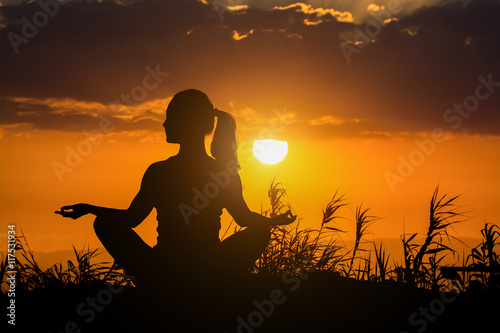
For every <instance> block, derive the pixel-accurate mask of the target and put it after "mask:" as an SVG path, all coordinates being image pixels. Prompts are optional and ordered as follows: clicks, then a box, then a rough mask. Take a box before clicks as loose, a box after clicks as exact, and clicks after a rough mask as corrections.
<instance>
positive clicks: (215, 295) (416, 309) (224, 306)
mask: <svg viewBox="0 0 500 333" xmlns="http://www.w3.org/2000/svg"><path fill="white" fill-rule="evenodd" d="M240 285H241V287H240V288H237V289H234V288H233V289H232V290H228V289H227V288H226V291H225V292H223V291H221V290H220V289H219V288H217V287H213V288H210V287H209V286H205V287H204V288H205V289H204V290H206V289H207V288H208V290H209V292H200V291H196V290H195V289H193V288H188V287H179V286H171V287H170V288H157V287H156V286H147V287H141V288H134V287H123V288H113V287H110V286H106V285H103V286H95V285H94V286H92V287H85V288H84V287H79V288H63V289H57V288H52V289H50V290H45V291H34V292H29V293H28V294H19V293H18V294H16V298H15V299H16V320H15V322H16V331H22V332H52V333H56V332H57V333H59V332H72V333H73V332H75V333H77V332H227V333H231V332H237V333H253V332H256V333H258V332H408V333H410V332H454V333H456V332H471V333H472V332H486V331H492V328H495V329H498V319H497V318H498V317H497V316H499V315H500V293H499V291H498V290H493V291H488V292H486V291H482V290H476V291H464V292H457V293H455V294H454V293H439V292H431V291H429V290H424V289H417V288H411V287H409V286H406V285H401V284H396V283H391V282H385V283H373V282H366V281H357V280H353V279H347V278H342V277H339V276H337V275H334V274H330V273H322V272H316V273H313V274H311V275H310V276H308V277H307V276H303V277H302V278H300V277H295V278H292V277H285V278H264V277H262V276H259V277H255V276H254V277H249V278H248V279H247V280H241V281H240ZM148 287H149V288H148ZM172 295H174V296H172ZM7 301H8V299H7V296H6V295H4V294H2V304H7V303H6V302H7ZM2 308H3V309H4V311H5V312H7V311H6V310H5V306H2ZM2 317H4V319H3V321H4V323H5V322H6V321H7V320H8V317H7V318H6V317H5V315H3V316H2ZM8 326H11V325H8ZM10 328H12V327H10ZM493 331H494V330H493Z"/></svg>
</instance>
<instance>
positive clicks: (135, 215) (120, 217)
mask: <svg viewBox="0 0 500 333" xmlns="http://www.w3.org/2000/svg"><path fill="white" fill-rule="evenodd" d="M148 171H150V169H148V170H147V171H146V173H145V174H144V177H143V179H142V183H141V189H140V190H139V193H137V195H136V196H135V198H134V200H132V203H131V204H130V206H129V208H128V209H116V208H108V207H100V206H95V205H90V204H86V203H79V204H75V205H68V206H63V207H61V210H59V211H55V212H54V213H56V214H59V215H61V216H63V217H68V218H72V219H74V220H76V219H78V218H80V217H82V216H84V215H87V214H93V215H95V216H99V217H102V218H104V219H107V220H113V221H120V223H126V224H127V225H129V226H130V227H131V228H134V227H136V226H138V225H139V224H140V223H141V222H142V221H144V219H145V218H146V217H147V216H148V215H149V213H150V212H151V210H152V209H153V204H152V202H151V199H150V193H149V191H150V190H149V188H150V187H149V185H150V184H149V182H150V180H149V179H150V177H149V174H148Z"/></svg>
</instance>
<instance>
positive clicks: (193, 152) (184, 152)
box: [177, 141, 208, 158]
mask: <svg viewBox="0 0 500 333" xmlns="http://www.w3.org/2000/svg"><path fill="white" fill-rule="evenodd" d="M177 155H179V156H183V157H190V158H205V157H208V154H207V151H206V149H205V143H204V142H203V141H201V142H199V141H198V142H197V143H196V144H195V143H183V144H181V146H180V148H179V153H178V154H177Z"/></svg>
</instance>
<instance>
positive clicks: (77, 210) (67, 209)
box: [54, 203, 91, 220]
mask: <svg viewBox="0 0 500 333" xmlns="http://www.w3.org/2000/svg"><path fill="white" fill-rule="evenodd" d="M90 207H91V206H90V205H89V204H85V203H80V204H76V205H70V206H64V207H61V210H60V211H55V212H54V213H56V214H59V215H62V216H63V217H70V218H72V219H73V220H76V219H77V218H79V217H82V216H83V215H86V214H88V213H90Z"/></svg>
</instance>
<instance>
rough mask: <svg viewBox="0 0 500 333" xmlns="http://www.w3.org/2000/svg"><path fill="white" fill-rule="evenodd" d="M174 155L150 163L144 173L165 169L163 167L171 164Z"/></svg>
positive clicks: (166, 167)
mask: <svg viewBox="0 0 500 333" xmlns="http://www.w3.org/2000/svg"><path fill="white" fill-rule="evenodd" d="M174 157H175V156H172V157H169V158H167V159H166V160H162V161H157V162H154V163H152V164H151V165H150V166H149V167H148V169H147V170H146V174H148V173H157V172H162V171H165V169H168V168H169V166H171V165H172V164H173V162H174V159H173V158H174Z"/></svg>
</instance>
